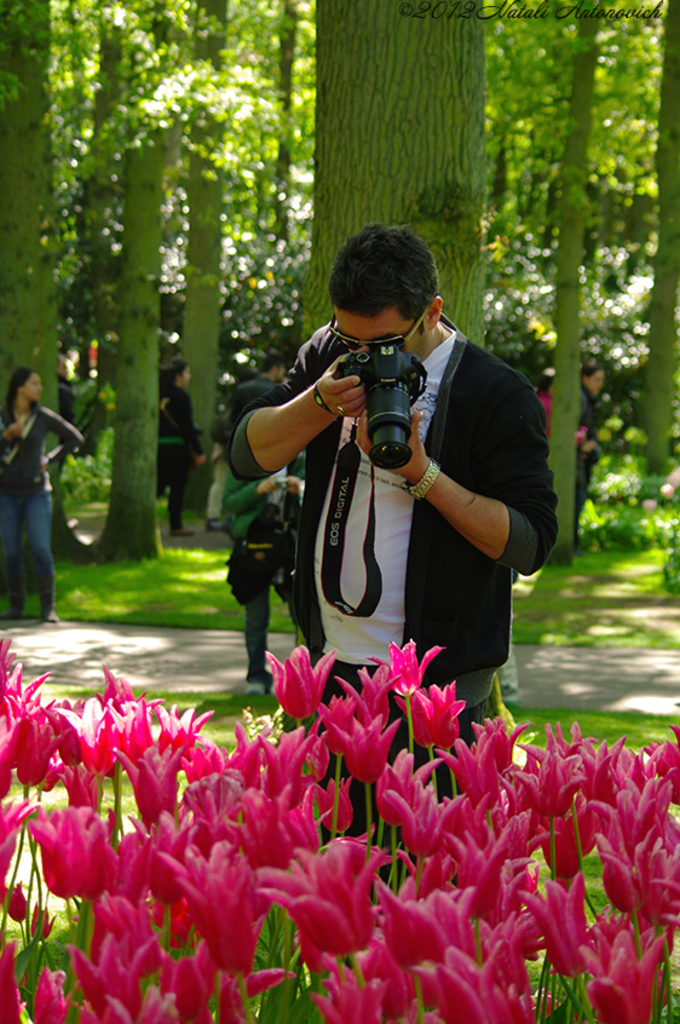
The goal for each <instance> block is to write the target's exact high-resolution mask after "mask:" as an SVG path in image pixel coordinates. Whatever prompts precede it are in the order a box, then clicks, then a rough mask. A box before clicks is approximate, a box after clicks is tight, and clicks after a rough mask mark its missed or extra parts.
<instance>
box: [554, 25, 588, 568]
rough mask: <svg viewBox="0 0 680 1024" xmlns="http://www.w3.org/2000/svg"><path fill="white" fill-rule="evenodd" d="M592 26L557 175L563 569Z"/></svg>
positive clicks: (570, 508) (557, 458)
mask: <svg viewBox="0 0 680 1024" xmlns="http://www.w3.org/2000/svg"><path fill="white" fill-rule="evenodd" d="M598 24H599V23H598V22H597V21H596V20H595V19H592V18H579V19H578V41H579V43H580V44H581V45H579V47H578V48H577V49H576V51H575V56H574V69H573V79H572V90H571V101H570V107H569V119H570V124H571V128H570V131H569V133H568V135H567V139H566V142H565V147H564V156H563V159H562V168H561V173H560V185H561V195H560V200H559V228H560V234H559V247H558V250H557V288H556V308H555V329H556V331H557V345H556V346H555V385H554V389H553V390H554V395H553V407H552V416H551V432H550V448H551V451H550V461H551V466H552V469H553V472H554V473H555V491H556V493H557V496H558V499H559V533H558V537H557V543H556V545H555V550H554V552H553V558H554V560H555V561H557V562H559V563H562V564H564V565H569V564H570V562H571V557H572V554H573V550H574V506H575V500H574V495H575V490H576V442H575V434H576V428H577V426H578V415H579V395H580V374H579V368H580V347H579V340H580V323H579V302H580V285H579V267H580V266H581V263H582V261H583V238H584V232H585V214H586V205H587V199H586V192H585V185H586V178H587V168H588V164H587V157H588V136H589V134H590V126H591V121H592V104H593V94H594V88H595V67H596V65H597V46H596V42H595V37H596V34H597V27H598Z"/></svg>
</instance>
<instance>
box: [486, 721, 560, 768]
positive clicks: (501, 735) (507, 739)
mask: <svg viewBox="0 0 680 1024" xmlns="http://www.w3.org/2000/svg"><path fill="white" fill-rule="evenodd" d="M546 728H549V727H548V726H546ZM525 729H528V724H526V723H525V724H524V725H517V726H515V728H514V729H513V730H512V732H511V733H508V727H507V725H506V724H505V722H504V721H503V719H502V718H486V719H485V720H484V724H483V725H479V724H478V723H477V722H473V723H472V731H473V732H474V734H475V736H476V737H477V740H476V743H475V746H476V747H477V748H478V749H479V750H480V751H482V750H484V751H485V750H486V748H487V746H490V747H491V748H492V750H493V758H494V761H495V762H496V768H497V769H498V772H499V773H500V774H503V773H505V772H506V771H507V770H508V769H511V768H512V767H513V752H514V748H515V743H516V741H517V738H518V737H519V736H521V734H522V733H523V732H524V730H525ZM478 756H481V755H478Z"/></svg>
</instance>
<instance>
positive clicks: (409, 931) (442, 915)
mask: <svg viewBox="0 0 680 1024" xmlns="http://www.w3.org/2000/svg"><path fill="white" fill-rule="evenodd" d="M376 885H377V889H378V899H379V902H380V907H381V910H382V913H383V933H384V936H385V942H386V943H387V946H388V948H389V950H390V953H391V955H392V956H393V957H394V960H395V961H396V963H397V964H399V966H400V967H401V968H402V970H410V969H411V968H413V967H414V966H415V965H417V964H422V963H425V962H426V961H429V960H431V961H433V962H435V963H437V962H443V960H444V957H445V954H446V950H447V949H448V948H449V947H451V946H456V947H457V948H459V949H462V950H464V951H465V952H467V953H468V954H469V955H470V956H471V957H474V956H475V952H476V946H475V933H474V928H473V925H472V922H471V918H470V913H469V907H470V902H471V897H472V892H471V891H468V892H467V893H461V892H460V890H454V891H451V892H442V891H439V890H435V891H434V892H431V893H430V894H429V895H428V896H427V897H425V898H424V899H419V900H416V899H414V898H413V896H412V893H413V885H412V883H411V882H410V881H407V882H406V883H405V885H404V886H403V887H402V888H401V889H400V890H399V894H398V895H396V894H395V893H393V892H392V890H391V889H390V888H388V886H386V885H385V884H384V882H382V881H378V882H377V883H376Z"/></svg>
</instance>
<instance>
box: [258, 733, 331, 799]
mask: <svg viewBox="0 0 680 1024" xmlns="http://www.w3.org/2000/svg"><path fill="white" fill-rule="evenodd" d="M316 740H317V737H316V731H315V730H312V731H310V732H309V734H308V735H305V728H304V726H302V725H301V726H299V728H297V729H294V730H293V732H284V733H283V734H282V735H281V737H280V739H279V742H278V743H277V744H276V746H274V744H273V743H270V742H269V741H268V740H263V739H262V738H261V737H260V741H259V742H260V745H261V747H262V752H263V754H264V764H265V768H264V771H263V772H262V777H261V785H262V789H263V790H264V791H265V793H267V795H268V796H271V797H275V796H278V795H279V794H280V793H282V792H283V790H284V789H285V788H288V789H289V791H290V797H289V801H290V805H291V806H295V805H296V804H299V803H300V801H301V800H302V797H303V794H304V791H305V789H307V788H308V787H309V786H311V785H313V782H314V780H313V778H312V777H311V775H303V773H302V768H303V765H304V764H305V762H306V761H307V759H308V757H309V756H310V752H311V750H312V748H313V747H314V745H315V743H316Z"/></svg>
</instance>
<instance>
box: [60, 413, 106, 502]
mask: <svg viewBox="0 0 680 1024" xmlns="http://www.w3.org/2000/svg"><path fill="white" fill-rule="evenodd" d="M112 462H113V427H108V428H107V429H106V430H103V431H102V432H101V433H100V435H99V437H98V438H97V450H96V452H95V454H94V455H84V456H74V455H67V456H66V459H65V460H64V466H63V469H62V471H61V477H60V481H61V486H62V488H63V491H64V497H65V499H66V500H67V501H71V502H80V503H84V502H91V501H108V498H109V493H110V491H111V468H112Z"/></svg>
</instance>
